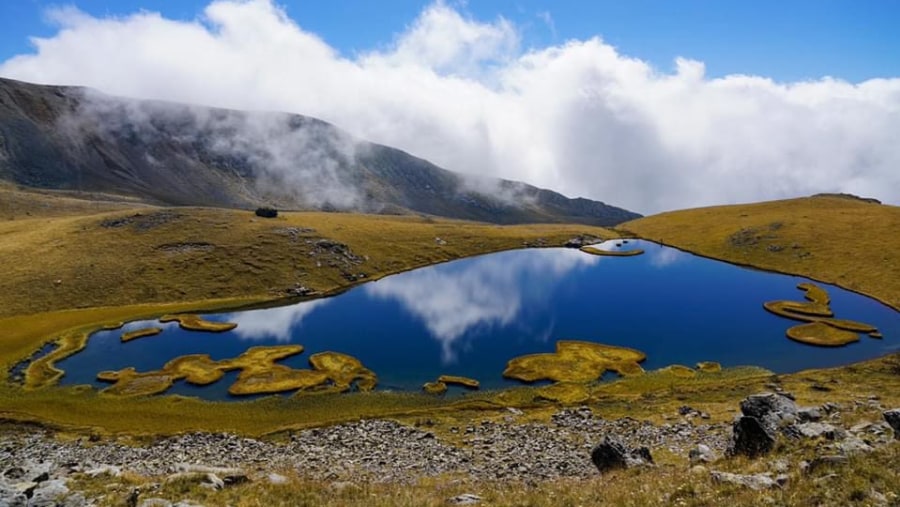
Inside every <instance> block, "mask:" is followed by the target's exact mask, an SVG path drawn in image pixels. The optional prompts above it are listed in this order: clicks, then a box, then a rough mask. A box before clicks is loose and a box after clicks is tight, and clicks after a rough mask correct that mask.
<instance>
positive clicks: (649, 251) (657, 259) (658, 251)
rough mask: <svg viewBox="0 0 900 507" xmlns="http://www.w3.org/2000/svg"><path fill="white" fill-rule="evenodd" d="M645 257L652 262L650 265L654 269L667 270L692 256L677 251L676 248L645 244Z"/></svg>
mask: <svg viewBox="0 0 900 507" xmlns="http://www.w3.org/2000/svg"><path fill="white" fill-rule="evenodd" d="M644 245H646V246H645V247H644V255H646V256H647V257H648V258H649V260H650V265H651V266H653V267H654V268H665V267H668V266H671V265H672V264H675V263H676V262H678V261H680V260H682V259H684V258H685V256H687V255H690V254H687V253H684V252H682V251H681V250H676V249H674V248H663V247H662V245H658V244H656V243H650V242H645V243H644Z"/></svg>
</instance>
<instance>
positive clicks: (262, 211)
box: [256, 207, 278, 218]
mask: <svg viewBox="0 0 900 507" xmlns="http://www.w3.org/2000/svg"><path fill="white" fill-rule="evenodd" d="M256 216H258V217H263V218H275V217H277V216H278V210H277V209H275V208H269V207H262V208H256Z"/></svg>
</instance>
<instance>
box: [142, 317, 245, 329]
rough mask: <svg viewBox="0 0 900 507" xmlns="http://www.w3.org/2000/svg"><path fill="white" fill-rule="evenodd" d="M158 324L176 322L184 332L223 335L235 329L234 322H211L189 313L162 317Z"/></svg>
mask: <svg viewBox="0 0 900 507" xmlns="http://www.w3.org/2000/svg"><path fill="white" fill-rule="evenodd" d="M159 321H160V322H163V323H165V322H178V327H180V328H181V329H184V330H186V331H205V332H207V333H224V332H225V331H231V330H232V329H234V328H236V327H237V324H235V323H234V322H213V321H210V320H204V319H203V318H202V317H200V316H199V315H194V314H191V313H188V314H183V315H163V316H162V317H160V318H159Z"/></svg>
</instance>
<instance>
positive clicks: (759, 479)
mask: <svg viewBox="0 0 900 507" xmlns="http://www.w3.org/2000/svg"><path fill="white" fill-rule="evenodd" d="M710 476H711V477H712V479H713V481H715V482H727V483H730V484H737V485H739V486H745V487H747V488H750V489H752V490H754V491H761V490H764V489H771V488H777V487H778V482H777V481H775V480H774V479H772V477H770V476H769V475H768V474H753V475H741V474H732V473H728V472H718V471H715V470H713V471H712V472H710Z"/></svg>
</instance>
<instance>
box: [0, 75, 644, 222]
mask: <svg viewBox="0 0 900 507" xmlns="http://www.w3.org/2000/svg"><path fill="white" fill-rule="evenodd" d="M0 179H3V180H7V181H10V182H14V183H17V184H20V185H25V186H29V187H36V188H51V189H66V190H81V191H89V192H105V193H113V194H119V195H125V196H131V197H138V198H140V199H143V200H146V201H148V202H151V203H157V204H168V205H198V206H217V207H237V208H251V207H255V206H259V205H274V206H277V207H280V208H287V209H323V210H346V211H358V212H369V213H388V214H395V213H397V214H402V213H421V214H429V215H437V216H443V217H450V218H461V219H469V220H479V221H485V222H494V223H503V224H506V223H527V222H577V223H584V224H592V225H614V224H618V223H620V222H624V221H627V220H631V219H634V218H637V217H639V216H640V215H638V214H636V213H632V212H630V211H627V210H624V209H621V208H617V207H614V206H609V205H607V204H604V203H602V202H597V201H591V200H588V199H580V198H579V199H570V198H567V197H565V196H563V195H561V194H558V193H556V192H552V191H549V190H544V189H539V188H536V187H533V186H531V185H526V184H523V183H517V182H512V181H507V180H498V179H492V178H477V179H476V178H474V177H465V176H462V175H460V174H457V173H453V172H450V171H447V170H444V169H441V168H440V167H437V166H435V165H434V164H432V163H430V162H428V161H426V160H423V159H420V158H416V157H413V156H411V155H409V154H408V153H405V152H403V151H400V150H397V149H394V148H390V147H387V146H382V145H378V144H373V143H369V142H365V141H361V140H358V139H355V138H353V137H351V136H350V135H349V134H347V133H345V132H343V131H341V130H340V129H338V128H336V127H334V126H332V125H330V124H328V123H325V122H323V121H320V120H317V119H314V118H309V117H305V116H300V115H292V114H284V113H268V112H242V111H234V110H226V109H215V108H207V107H200V106H191V105H184V104H175V103H167V102H158V101H140V100H132V99H123V98H117V97H110V96H107V95H103V94H101V93H99V92H96V91H93V90H90V89H85V88H76V87H58V86H42V85H34V84H28V83H23V82H19V81H12V80H8V79H0Z"/></svg>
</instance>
